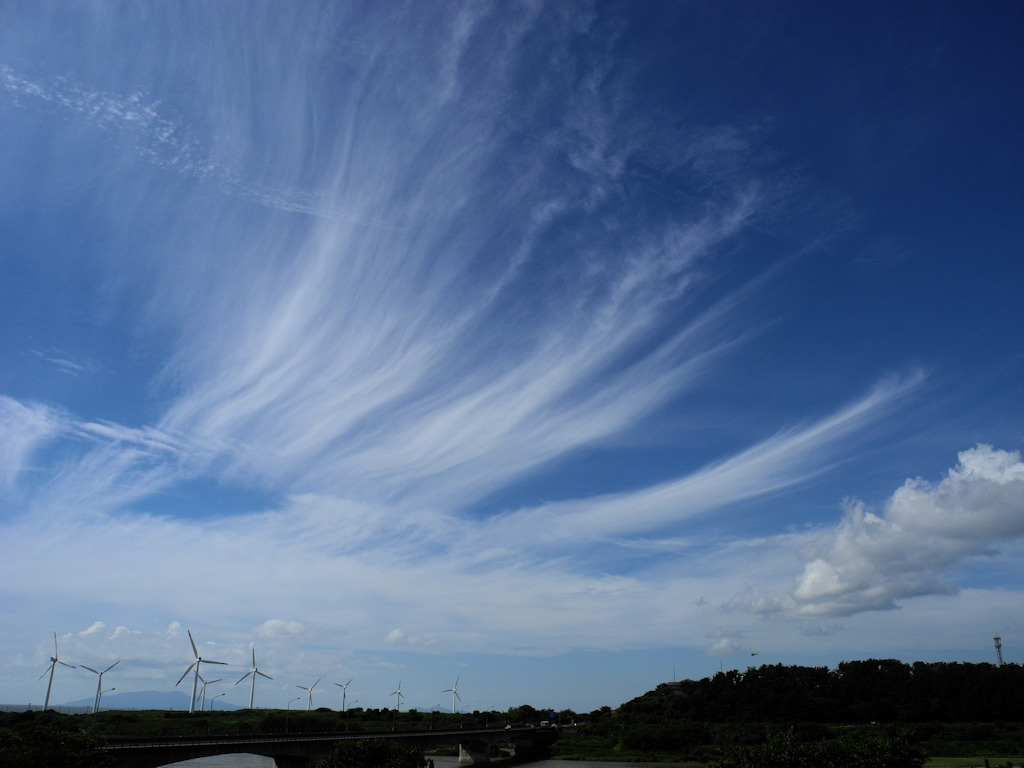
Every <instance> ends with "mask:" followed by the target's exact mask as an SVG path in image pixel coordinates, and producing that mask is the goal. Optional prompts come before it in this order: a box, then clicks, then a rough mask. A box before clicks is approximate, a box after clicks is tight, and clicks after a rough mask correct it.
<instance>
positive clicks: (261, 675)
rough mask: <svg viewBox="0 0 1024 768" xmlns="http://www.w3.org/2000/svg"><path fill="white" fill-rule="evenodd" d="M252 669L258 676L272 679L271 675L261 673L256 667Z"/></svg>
mask: <svg viewBox="0 0 1024 768" xmlns="http://www.w3.org/2000/svg"><path fill="white" fill-rule="evenodd" d="M253 671H254V672H255V673H256V674H257V675H259V676H260V677H265V678H267V680H273V679H274V678H272V677H271V676H270V675H265V674H263V673H262V672H260V671H259V670H258V669H256V670H253Z"/></svg>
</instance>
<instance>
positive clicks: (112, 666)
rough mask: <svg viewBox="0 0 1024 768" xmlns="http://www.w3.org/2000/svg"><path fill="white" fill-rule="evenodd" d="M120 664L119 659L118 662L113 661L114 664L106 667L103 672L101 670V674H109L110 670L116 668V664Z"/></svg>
mask: <svg viewBox="0 0 1024 768" xmlns="http://www.w3.org/2000/svg"><path fill="white" fill-rule="evenodd" d="M120 663H121V660H120V659H118V660H117V661H115V662H114V663H113V664H111V665H110V666H109V667H107V668H106V669H104V670H103V673H104V674H106V673H107V672H109V671H110V670H112V669H113V668H114V667H116V666H117V665H118V664H120Z"/></svg>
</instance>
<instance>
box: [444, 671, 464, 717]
mask: <svg viewBox="0 0 1024 768" xmlns="http://www.w3.org/2000/svg"><path fill="white" fill-rule="evenodd" d="M459 677H461V675H460V676H459ZM441 693H451V695H452V714H453V715H454V714H455V700H456V699H458V700H459V701H462V697H461V696H459V678H458V677H456V678H455V685H453V686H452V687H451V688H445V689H444V690H443V691H441Z"/></svg>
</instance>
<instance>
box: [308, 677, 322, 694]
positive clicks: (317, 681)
mask: <svg viewBox="0 0 1024 768" xmlns="http://www.w3.org/2000/svg"><path fill="white" fill-rule="evenodd" d="M321 680H323V678H322V677H318V678H317V679H316V683H319V682H320V681H321ZM316 683H313V684H312V685H311V686H309V690H311V691H312V690H313V689H314V688H316Z"/></svg>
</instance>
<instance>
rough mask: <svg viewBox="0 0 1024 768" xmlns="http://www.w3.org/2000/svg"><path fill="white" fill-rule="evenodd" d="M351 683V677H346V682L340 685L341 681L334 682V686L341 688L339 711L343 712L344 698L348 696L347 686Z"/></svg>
mask: <svg viewBox="0 0 1024 768" xmlns="http://www.w3.org/2000/svg"><path fill="white" fill-rule="evenodd" d="M351 683H352V678H351V677H350V678H349V679H348V682H347V683H345V684H344V685H342V684H341V683H335V685H336V686H338V687H339V688H341V712H342V714H344V713H345V698H346V697H347V696H348V687H349V685H350V684H351Z"/></svg>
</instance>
